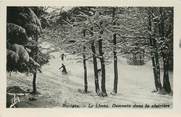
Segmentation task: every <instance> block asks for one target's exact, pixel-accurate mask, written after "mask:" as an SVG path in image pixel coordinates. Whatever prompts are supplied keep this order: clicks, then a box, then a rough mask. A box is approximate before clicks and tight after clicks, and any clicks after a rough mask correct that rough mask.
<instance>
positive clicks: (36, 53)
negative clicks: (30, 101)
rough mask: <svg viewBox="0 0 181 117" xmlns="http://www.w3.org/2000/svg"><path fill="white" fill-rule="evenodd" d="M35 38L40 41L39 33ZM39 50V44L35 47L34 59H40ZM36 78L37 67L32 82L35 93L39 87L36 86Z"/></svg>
mask: <svg viewBox="0 0 181 117" xmlns="http://www.w3.org/2000/svg"><path fill="white" fill-rule="evenodd" d="M34 38H35V41H36V42H38V34H36V35H35V36H34ZM38 51H39V49H38V46H37V47H36V48H35V52H34V53H35V56H34V60H35V61H37V59H38ZM36 78H37V69H36V68H35V72H34V73H33V82H32V85H33V91H32V93H33V94H36V93H37V88H36Z"/></svg>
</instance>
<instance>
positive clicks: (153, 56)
mask: <svg viewBox="0 0 181 117" xmlns="http://www.w3.org/2000/svg"><path fill="white" fill-rule="evenodd" d="M148 15H149V18H148V19H149V22H148V23H149V26H148V29H149V31H150V32H153V31H152V17H151V14H148ZM152 36H153V35H151V34H150V37H149V41H150V46H151V59H152V66H153V74H154V81H155V88H156V91H160V90H161V89H162V85H161V81H160V64H159V56H158V49H157V44H156V40H155V39H154V38H152Z"/></svg>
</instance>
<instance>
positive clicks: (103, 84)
mask: <svg viewBox="0 0 181 117" xmlns="http://www.w3.org/2000/svg"><path fill="white" fill-rule="evenodd" d="M98 43H99V54H100V62H101V71H102V79H101V90H102V96H103V97H104V96H107V92H106V71H105V61H104V53H103V51H102V39H100V40H99V41H98Z"/></svg>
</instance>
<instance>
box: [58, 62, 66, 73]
mask: <svg viewBox="0 0 181 117" xmlns="http://www.w3.org/2000/svg"><path fill="white" fill-rule="evenodd" d="M60 69H62V73H64V74H67V69H66V67H65V65H64V64H63V63H62V66H61V67H60V68H59V70H60Z"/></svg>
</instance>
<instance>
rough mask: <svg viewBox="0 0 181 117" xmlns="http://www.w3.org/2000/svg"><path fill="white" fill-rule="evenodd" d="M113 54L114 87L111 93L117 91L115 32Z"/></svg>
mask: <svg viewBox="0 0 181 117" xmlns="http://www.w3.org/2000/svg"><path fill="white" fill-rule="evenodd" d="M113 45H114V49H113V54H114V88H113V93H115V94H116V93H117V87H118V66H117V52H116V34H114V35H113Z"/></svg>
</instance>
